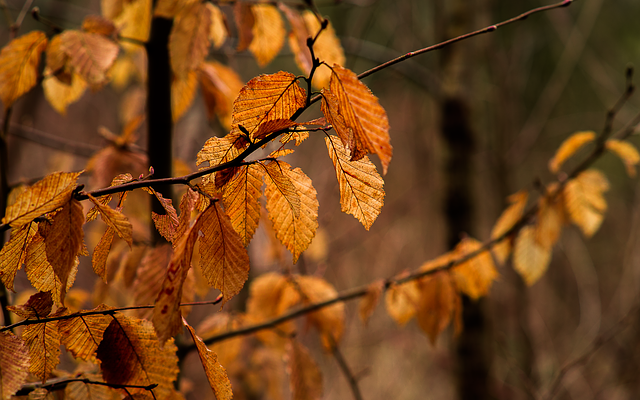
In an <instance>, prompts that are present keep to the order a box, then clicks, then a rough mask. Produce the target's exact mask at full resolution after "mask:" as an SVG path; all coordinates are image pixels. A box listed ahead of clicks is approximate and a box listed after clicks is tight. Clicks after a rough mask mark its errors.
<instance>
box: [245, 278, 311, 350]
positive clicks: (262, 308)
mask: <svg viewBox="0 0 640 400" xmlns="http://www.w3.org/2000/svg"><path fill="white" fill-rule="evenodd" d="M289 286H290V282H289V281H288V280H287V278H285V277H284V276H282V275H280V274H277V273H274V272H270V273H266V274H262V275H260V276H259V277H258V278H256V279H254V280H253V281H252V282H251V287H250V288H249V299H248V300H247V314H248V316H249V318H250V319H251V320H252V321H255V322H256V323H257V322H263V321H268V320H270V319H273V318H275V317H277V316H279V315H281V314H282V313H284V312H285V311H286V310H287V309H289V308H290V307H291V306H293V305H295V304H296V302H299V301H300V298H299V296H298V297H297V298H294V299H291V298H290V296H289V297H285V296H284V292H285V291H287V290H289V289H288V288H289ZM293 293H294V294H295V293H297V292H295V291H294V292H293ZM290 300H292V301H290ZM274 329H277V330H278V332H282V333H284V334H285V335H280V334H278V333H275V332H271V331H262V332H258V333H257V336H258V338H259V339H260V340H262V341H263V342H265V343H267V344H269V345H272V346H273V345H275V346H284V340H283V337H284V336H286V335H289V334H292V333H293V332H294V331H295V325H294V323H293V321H287V322H283V323H282V324H279V325H277V326H276V327H274Z"/></svg>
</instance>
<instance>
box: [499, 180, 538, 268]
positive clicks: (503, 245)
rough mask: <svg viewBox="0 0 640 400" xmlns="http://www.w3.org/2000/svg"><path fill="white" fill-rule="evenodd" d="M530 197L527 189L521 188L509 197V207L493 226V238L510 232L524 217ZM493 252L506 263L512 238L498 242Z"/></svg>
mask: <svg viewBox="0 0 640 400" xmlns="http://www.w3.org/2000/svg"><path fill="white" fill-rule="evenodd" d="M528 199H529V193H528V192H527V191H526V190H521V191H519V192H517V193H514V194H512V195H511V196H509V197H508V198H507V201H508V202H509V207H507V209H506V210H504V211H503V212H502V214H500V217H499V218H498V220H497V221H496V223H495V225H494V226H493V229H492V230H491V239H496V238H499V237H500V236H502V235H504V234H505V233H506V232H508V231H509V229H511V228H513V226H514V225H515V224H516V222H518V221H519V220H520V218H522V215H523V214H524V208H525V206H526V205H527V200H528ZM492 252H493V254H494V255H495V256H496V259H497V260H498V262H499V263H500V264H504V263H505V261H507V257H509V254H510V253H511V239H509V238H506V239H504V240H503V241H501V242H499V243H496V244H495V245H494V246H493V248H492Z"/></svg>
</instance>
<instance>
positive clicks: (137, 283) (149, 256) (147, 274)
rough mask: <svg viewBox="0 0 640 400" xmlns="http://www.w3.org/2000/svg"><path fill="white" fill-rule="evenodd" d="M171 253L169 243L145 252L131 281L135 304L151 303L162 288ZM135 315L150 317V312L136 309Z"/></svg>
mask: <svg viewBox="0 0 640 400" xmlns="http://www.w3.org/2000/svg"><path fill="white" fill-rule="evenodd" d="M172 255H173V249H172V247H171V245H169V244H162V245H160V246H156V247H153V248H150V249H148V250H147V251H146V252H145V254H144V256H143V257H142V260H140V265H139V266H138V268H137V274H136V279H135V280H134V282H133V299H134V302H135V304H153V303H154V302H155V300H156V299H157V298H158V294H159V293H160V290H161V288H162V283H163V282H164V279H165V275H166V273H167V266H168V265H169V261H171V257H172ZM137 315H138V317H140V318H150V317H151V315H152V312H149V310H138V313H137Z"/></svg>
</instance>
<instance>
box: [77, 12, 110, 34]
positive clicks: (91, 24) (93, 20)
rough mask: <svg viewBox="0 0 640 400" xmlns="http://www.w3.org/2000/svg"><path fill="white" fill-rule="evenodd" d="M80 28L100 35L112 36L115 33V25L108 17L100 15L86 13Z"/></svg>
mask: <svg viewBox="0 0 640 400" xmlns="http://www.w3.org/2000/svg"><path fill="white" fill-rule="evenodd" d="M82 30H83V31H85V32H89V33H97V34H99V35H102V36H113V35H114V34H115V33H116V26H115V25H114V24H113V22H112V21H111V20H109V19H108V18H104V17H102V16H100V15H87V16H86V17H84V20H83V21H82Z"/></svg>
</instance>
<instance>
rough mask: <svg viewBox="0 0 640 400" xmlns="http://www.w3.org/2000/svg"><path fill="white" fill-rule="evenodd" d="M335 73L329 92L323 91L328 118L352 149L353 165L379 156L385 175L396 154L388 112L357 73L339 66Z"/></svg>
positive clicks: (350, 150)
mask: <svg viewBox="0 0 640 400" xmlns="http://www.w3.org/2000/svg"><path fill="white" fill-rule="evenodd" d="M332 71H333V72H332V74H331V81H330V83H329V88H328V89H327V88H325V89H323V90H322V112H323V113H324V116H325V117H326V118H327V121H328V122H329V123H331V124H332V125H333V129H335V130H336V132H337V133H338V136H339V137H340V139H341V140H342V143H343V144H344V145H345V147H346V148H347V149H349V154H350V155H351V158H350V159H351V161H358V160H360V159H362V157H364V156H365V155H367V154H369V153H374V154H377V155H378V157H379V158H380V162H381V163H382V172H383V175H385V174H386V173H387V168H388V166H389V162H391V156H392V154H393V148H392V147H391V143H390V139H389V121H388V119H387V113H386V111H385V110H384V108H382V106H381V105H380V103H379V102H378V98H377V97H376V96H374V95H373V93H371V91H370V90H369V88H368V87H366V86H365V85H364V84H363V83H362V82H360V80H359V79H358V77H357V75H356V74H355V73H353V72H352V71H350V70H348V69H346V68H342V67H341V66H339V65H334V66H333V70H332Z"/></svg>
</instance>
